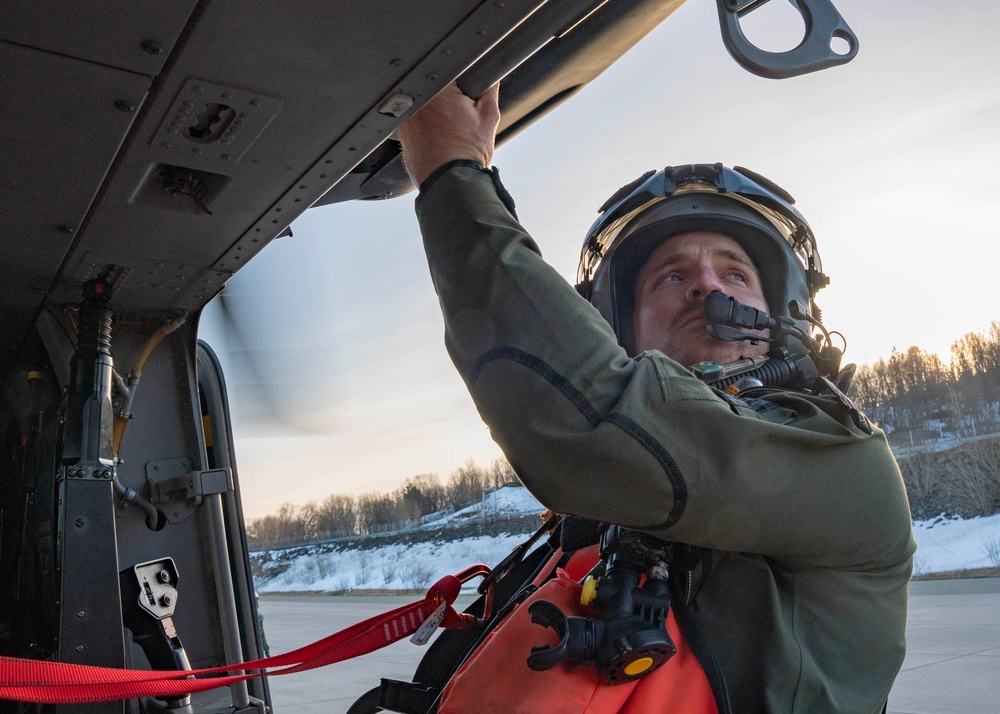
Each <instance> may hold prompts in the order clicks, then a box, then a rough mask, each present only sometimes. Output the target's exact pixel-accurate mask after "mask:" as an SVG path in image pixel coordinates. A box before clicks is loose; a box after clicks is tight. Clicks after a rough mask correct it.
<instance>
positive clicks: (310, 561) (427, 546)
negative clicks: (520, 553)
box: [257, 535, 526, 593]
mask: <svg viewBox="0 0 1000 714" xmlns="http://www.w3.org/2000/svg"><path fill="white" fill-rule="evenodd" d="M525 538H526V537H525V536H524V535H505V536H500V537H497V538H494V537H491V536H477V537H475V538H465V539H463V540H455V541H447V542H439V543H431V542H428V543H416V544H412V545H392V546H386V547H383V548H373V549H371V550H353V551H334V552H332V553H320V552H313V553H309V554H306V555H302V556H299V557H298V558H296V559H295V561H294V562H293V563H292V566H291V567H290V568H289V569H288V570H286V571H285V572H283V573H281V574H280V575H278V576H277V577H275V578H273V579H271V580H268V581H267V582H266V583H261V582H259V583H257V590H258V591H259V592H262V593H274V592H306V591H321V592H329V591H349V590H423V589H426V588H427V587H429V586H430V585H432V584H434V582H436V581H437V580H438V579H439V578H442V577H444V576H445V575H454V574H456V573H458V572H460V571H462V570H464V569H465V568H466V567H468V566H469V565H472V564H474V563H485V564H487V565H489V566H491V567H492V566H493V565H496V564H497V563H498V562H500V560H502V559H503V557H504V556H506V555H507V554H508V553H510V551H511V550H513V549H514V546H516V545H517V544H518V543H521V542H522V541H524V540H525ZM478 585H479V580H478V579H476V580H473V581H472V582H471V583H470V587H471V588H475V587H477V586H478Z"/></svg>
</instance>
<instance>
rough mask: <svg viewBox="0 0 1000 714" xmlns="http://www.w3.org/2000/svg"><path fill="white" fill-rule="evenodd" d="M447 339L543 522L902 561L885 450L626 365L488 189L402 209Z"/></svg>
mask: <svg viewBox="0 0 1000 714" xmlns="http://www.w3.org/2000/svg"><path fill="white" fill-rule="evenodd" d="M417 214H418V219H419V222H420V227H421V232H422V234H423V236H424V243H425V249H426V252H427V258H428V264H429V267H430V272H431V277H432V279H433V281H434V286H435V289H436V290H437V294H438V297H439V299H440V303H441V307H442V310H443V313H444V320H445V341H446V345H447V348H448V351H449V354H450V355H451V357H452V359H453V361H454V363H455V365H456V367H457V368H458V370H459V372H460V373H461V375H462V378H463V379H464V380H465V382H466V384H467V385H468V387H469V390H470V392H471V394H472V397H473V399H474V401H475V403H476V406H477V408H478V409H479V412H480V414H481V415H482V417H483V420H484V421H485V422H486V424H487V425H488V426H489V427H490V430H491V432H492V435H493V438H494V439H495V440H496V442H497V443H498V444H499V445H500V447H501V448H502V449H503V450H504V453H505V454H506V455H507V458H508V459H509V460H510V462H511V464H512V465H513V466H514V468H515V469H516V470H517V472H518V474H519V475H520V476H521V478H522V480H523V481H524V483H525V485H526V486H527V487H528V489H529V490H531V491H532V493H534V494H535V495H536V497H537V498H538V499H539V500H540V501H541V502H542V503H543V504H545V505H546V506H547V507H549V508H551V509H553V510H556V511H559V512H564V513H573V514H577V515H581V516H585V517H588V518H593V519H598V520H603V521H609V522H614V523H618V524H621V525H624V526H627V527H631V528H635V529H638V530H643V531H646V532H649V533H651V534H654V535H656V536H658V537H661V538H665V539H669V540H676V541H681V542H685V543H691V544H693V545H700V546H706V547H710V548H716V549H723V550H735V551H745V552H753V553H760V554H764V555H769V556H773V557H777V558H783V559H787V560H802V561H803V562H807V563H809V564H811V565H820V566H825V567H843V568H852V569H858V568H860V569H867V568H873V569H874V568H879V567H885V566H886V565H889V564H892V563H898V562H900V561H901V560H902V559H905V558H907V557H909V555H910V554H911V553H912V548H913V545H912V537H911V535H910V516H909V508H908V505H907V502H906V497H905V491H904V489H903V486H902V480H901V478H900V475H899V471H898V469H897V467H896V465H895V461H894V460H893V458H892V455H891V453H890V452H889V449H888V445H887V443H886V440H885V436H884V435H883V434H882V433H881V432H880V431H878V430H876V431H875V433H874V434H871V435H869V434H865V433H864V432H862V431H860V430H859V429H857V428H856V427H855V426H854V425H853V424H852V422H851V420H850V418H849V415H848V414H847V412H846V410H844V409H843V408H842V407H841V406H840V405H839V404H837V403H836V402H835V401H834V400H832V399H826V398H821V397H812V396H809V395H801V394H795V393H787V394H781V395H778V396H775V397H772V398H771V401H772V402H773V403H774V404H775V408H774V409H772V410H770V411H767V412H765V413H764V414H758V413H757V412H755V411H754V410H751V409H749V408H748V407H746V406H744V405H742V404H741V403H739V402H738V401H736V400H731V399H726V398H724V397H722V396H720V395H718V394H717V393H716V392H714V391H713V390H711V389H709V388H708V387H707V386H706V385H704V384H702V383H701V382H700V381H699V380H697V379H696V378H695V377H694V376H693V375H692V374H691V373H690V372H689V371H688V370H687V369H685V368H684V367H682V366H681V365H679V364H677V363H676V362H673V361H672V360H670V359H668V358H667V357H666V356H664V355H663V354H661V353H659V352H655V351H654V352H647V353H643V354H641V355H639V356H638V357H636V358H635V359H632V358H630V357H629V356H628V355H627V354H626V353H625V352H624V350H623V349H622V348H621V347H620V346H619V345H618V343H617V341H616V339H615V336H614V333H613V332H612V330H611V328H610V326H609V325H608V324H607V323H606V322H605V321H604V319H603V318H602V317H601V316H600V314H599V313H598V312H597V310H596V309H594V308H593V306H591V305H590V304H589V303H588V302H587V301H585V300H584V299H583V298H582V297H580V295H579V294H578V293H577V292H576V291H575V290H574V289H573V288H572V286H570V285H568V284H567V283H566V281H565V280H563V278H562V277H561V276H560V275H558V273H556V272H555V270H554V269H553V268H551V267H550V266H549V265H548V264H546V263H545V262H544V261H543V260H542V257H541V255H540V253H539V250H538V247H537V245H536V244H535V242H534V241H533V240H532V239H531V237H530V236H529V235H528V234H527V232H526V231H525V230H524V228H522V227H521V225H520V224H519V223H518V222H517V220H516V219H515V218H514V216H513V215H511V213H510V211H508V209H507V208H506V207H505V206H504V204H503V203H502V202H501V201H500V200H499V198H498V196H497V192H496V189H495V187H494V184H493V181H492V180H491V177H490V175H489V174H488V173H486V172H485V171H481V170H478V169H475V168H468V167H456V168H452V169H450V170H448V171H446V172H444V173H443V174H442V175H441V176H439V177H438V178H437V180H436V181H435V182H434V184H433V186H431V187H430V188H429V189H426V190H425V191H424V192H423V193H422V194H421V196H420V197H419V198H418V201H417Z"/></svg>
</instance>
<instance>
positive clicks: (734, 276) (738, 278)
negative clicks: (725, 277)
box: [729, 273, 747, 283]
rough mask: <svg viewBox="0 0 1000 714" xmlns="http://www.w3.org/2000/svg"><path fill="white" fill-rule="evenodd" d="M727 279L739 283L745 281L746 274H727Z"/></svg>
mask: <svg viewBox="0 0 1000 714" xmlns="http://www.w3.org/2000/svg"><path fill="white" fill-rule="evenodd" d="M729 279H730V280H735V281H737V282H740V283H745V282H747V276H746V274H745V273H733V274H732V275H730V276H729Z"/></svg>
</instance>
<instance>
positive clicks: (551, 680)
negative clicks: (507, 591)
mask: <svg viewBox="0 0 1000 714" xmlns="http://www.w3.org/2000/svg"><path fill="white" fill-rule="evenodd" d="M561 555H562V553H561V552H557V553H556V554H555V555H554V556H553V559H552V560H551V561H550V562H552V563H555V562H558V560H559V558H560V556H561ZM597 558H598V547H597V546H591V547H589V548H585V549H583V550H580V551H577V552H576V553H574V554H573V557H572V558H571V559H570V561H569V562H568V563H567V564H566V567H565V569H559V570H558V571H557V573H556V576H555V577H554V578H552V579H549V580H547V581H545V582H544V584H542V585H541V586H540V587H539V588H538V590H536V591H535V592H534V593H532V594H531V595H530V596H529V597H528V598H527V599H525V600H524V602H522V603H521V604H519V605H518V606H517V608H516V609H515V610H514V611H513V612H512V613H511V614H510V615H509V616H508V617H507V618H506V619H504V620H503V622H501V623H500V625H499V626H497V627H496V629H494V630H493V631H492V632H491V633H490V634H489V635H487V636H486V638H485V639H484V640H483V642H482V643H480V645H479V646H478V648H477V649H476V650H475V652H473V653H472V655H471V656H470V657H469V658H468V659H467V660H466V661H465V662H464V663H463V664H462V666H461V667H460V668H459V669H458V671H457V672H456V673H455V675H454V676H453V677H452V678H451V680H450V681H449V682H448V684H447V686H446V687H445V689H444V693H443V695H442V699H441V706H440V709H439V710H438V711H439V714H469V713H470V712H481V713H483V714H536V713H543V714H585V713H586V714H611V713H612V712H621V713H622V714H651V713H653V712H684V714H718V708H717V707H716V703H715V697H714V695H713V694H712V688H711V686H710V684H709V681H708V678H707V677H706V676H705V672H704V670H703V669H702V666H701V664H700V663H699V662H698V660H697V659H696V658H695V656H694V653H693V652H692V651H691V648H690V647H689V645H688V643H687V641H686V640H685V638H684V635H683V634H682V632H681V630H680V628H679V627H678V625H677V621H676V618H675V617H674V611H673V608H671V610H670V613H669V616H668V618H667V623H666V628H667V632H668V633H669V635H670V637H671V639H672V640H673V642H674V645H676V647H677V653H676V654H675V655H674V656H673V657H671V658H670V659H669V660H667V662H666V664H664V665H663V666H662V667H660V668H659V669H657V670H655V671H653V672H651V673H650V674H648V675H646V676H645V677H642V678H641V679H637V680H633V681H630V682H625V683H622V684H616V685H606V684H604V683H602V682H601V679H600V677H599V676H598V674H597V670H596V669H595V668H594V667H589V666H583V665H580V664H575V663H570V662H560V663H559V664H557V665H555V666H554V667H552V668H551V669H548V670H546V671H543V672H536V671H534V670H532V669H530V668H529V667H528V665H527V656H528V654H530V651H531V647H535V646H542V645H549V646H553V645H555V644H557V639H558V637H557V636H556V634H555V633H554V632H553V631H552V630H551V629H548V628H543V627H540V626H539V625H536V624H534V623H532V622H531V618H530V616H529V615H528V608H529V606H530V605H531V603H532V602H534V601H536V600H547V601H549V602H551V603H553V604H555V605H556V606H558V607H559V609H560V610H562V611H563V613H565V614H566V615H583V614H584V612H583V608H582V606H581V605H580V593H581V590H582V587H581V585H580V582H579V580H580V579H581V578H582V577H583V576H584V575H585V574H586V573H587V572H589V571H590V569H591V568H592V567H593V566H594V565H595V564H596V562H597ZM539 579H542V578H541V577H540V578H539ZM536 584H537V581H536Z"/></svg>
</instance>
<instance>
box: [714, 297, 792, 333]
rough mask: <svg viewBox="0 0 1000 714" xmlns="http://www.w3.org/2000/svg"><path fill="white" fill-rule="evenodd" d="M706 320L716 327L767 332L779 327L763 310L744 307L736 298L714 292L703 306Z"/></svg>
mask: <svg viewBox="0 0 1000 714" xmlns="http://www.w3.org/2000/svg"><path fill="white" fill-rule="evenodd" d="M701 309H702V312H703V313H704V314H705V319H707V320H708V321H709V322H710V323H712V324H715V325H726V326H727V327H735V328H740V327H742V328H746V329H748V330H766V329H768V328H769V327H777V322H776V321H775V320H772V319H771V318H770V317H768V315H767V313H766V312H764V311H763V310H758V309H757V308H755V307H750V306H749V305H744V304H743V303H741V302H738V301H737V300H736V298H733V297H730V296H728V295H725V294H723V293H721V292H719V291H718V290H713V291H712V292H710V293H709V294H708V295H706V296H705V301H704V302H703V303H702V305H701Z"/></svg>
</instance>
